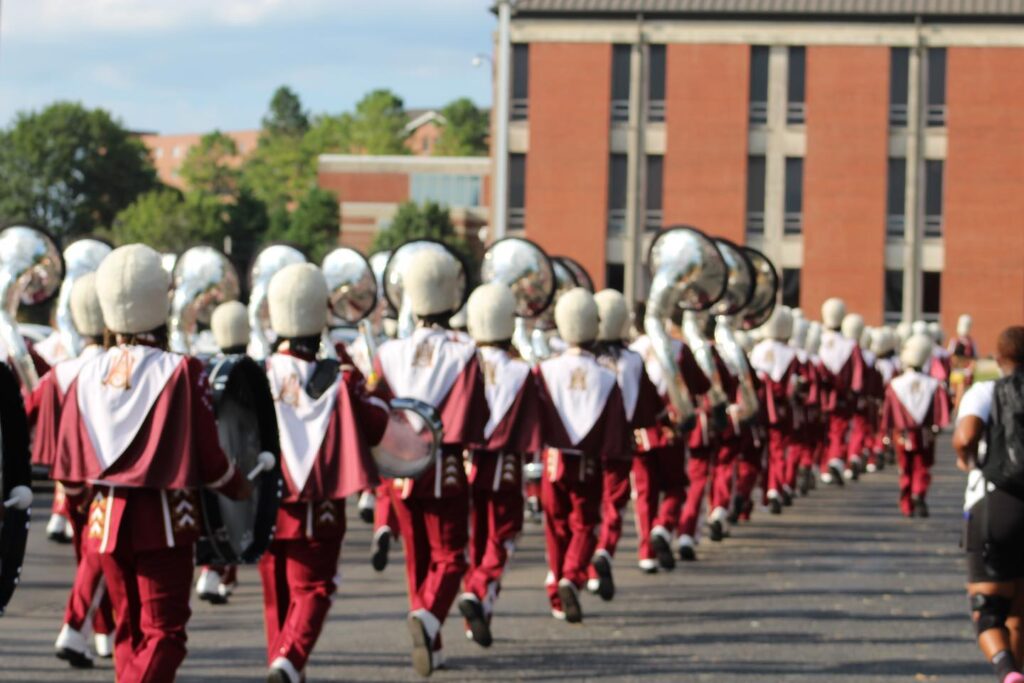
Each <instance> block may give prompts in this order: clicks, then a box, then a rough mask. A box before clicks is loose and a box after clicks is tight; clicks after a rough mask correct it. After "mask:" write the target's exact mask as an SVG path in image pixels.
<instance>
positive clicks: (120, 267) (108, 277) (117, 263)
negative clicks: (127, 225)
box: [96, 244, 171, 334]
mask: <svg viewBox="0 0 1024 683" xmlns="http://www.w3.org/2000/svg"><path fill="white" fill-rule="evenodd" d="M170 286H171V282H170V276H169V275H168V274H167V271H166V270H164V268H163V266H162V265H161V261H160V254H158V253H157V252H156V251H154V250H153V249H151V248H149V247H147V246H146V245H145V244H128V245H125V246H123V247H118V248H117V249H115V250H114V251H112V252H110V253H109V254H108V255H107V257H106V258H104V259H103V261H102V262H101V263H100V267H99V268H98V269H97V270H96V294H97V295H98V296H99V299H100V307H101V308H102V309H103V322H104V324H105V325H106V327H107V329H108V330H110V331H111V332H115V333H119V334H139V333H140V332H149V331H151V330H155V329H157V328H159V327H162V326H164V325H166V324H167V311H168V308H169V306H170V297H169V296H168V290H169V289H170Z"/></svg>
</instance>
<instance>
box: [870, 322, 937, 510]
mask: <svg viewBox="0 0 1024 683" xmlns="http://www.w3.org/2000/svg"><path fill="white" fill-rule="evenodd" d="M933 344H934V342H933V340H932V338H931V337H928V336H926V335H914V336H912V337H911V338H910V339H908V340H907V343H906V344H904V345H903V351H902V353H901V354H900V360H901V361H902V363H903V368H904V370H903V373H902V374H901V375H900V376H899V377H896V378H894V379H893V380H892V381H891V382H889V387H888V389H886V392H885V403H884V404H883V409H882V425H881V426H882V430H883V431H885V432H891V433H892V440H893V445H894V446H895V448H896V457H897V459H898V460H899V464H900V510H902V512H903V514H904V515H906V516H907V517H915V516H916V517H927V516H928V504H927V502H926V497H927V495H928V486H929V485H930V484H931V478H932V476H931V468H932V465H934V464H935V435H936V433H937V432H938V431H939V430H940V429H942V428H943V427H945V426H946V425H948V424H949V422H950V415H949V399H948V397H947V395H946V393H945V391H943V389H942V385H941V383H940V382H939V380H937V379H935V378H934V377H930V376H928V375H926V374H924V373H923V370H924V369H925V368H926V364H927V363H928V360H929V358H930V357H931V355H932V346H933Z"/></svg>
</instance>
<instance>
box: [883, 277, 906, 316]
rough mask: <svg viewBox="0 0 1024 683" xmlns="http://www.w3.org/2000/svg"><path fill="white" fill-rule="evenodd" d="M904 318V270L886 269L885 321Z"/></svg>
mask: <svg viewBox="0 0 1024 683" xmlns="http://www.w3.org/2000/svg"><path fill="white" fill-rule="evenodd" d="M902 319H903V271H902V270H887V271H885V322H886V323H898V322H899V321H900V320H902Z"/></svg>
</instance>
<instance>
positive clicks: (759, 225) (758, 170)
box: [747, 156, 765, 235]
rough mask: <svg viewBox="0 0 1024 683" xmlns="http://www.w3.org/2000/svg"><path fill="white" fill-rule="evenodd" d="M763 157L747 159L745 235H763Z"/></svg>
mask: <svg viewBox="0 0 1024 683" xmlns="http://www.w3.org/2000/svg"><path fill="white" fill-rule="evenodd" d="M764 165H765V164H764V157H763V156H757V157H747V235H763V234H764V181H765V173H764Z"/></svg>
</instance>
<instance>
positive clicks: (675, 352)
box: [629, 334, 683, 396]
mask: <svg viewBox="0 0 1024 683" xmlns="http://www.w3.org/2000/svg"><path fill="white" fill-rule="evenodd" d="M671 342H672V357H673V358H675V359H677V362H678V358H679V354H680V353H681V352H682V350H683V342H681V341H679V340H678V339H672V340H671ZM629 349H630V351H633V352H635V353H639V354H640V357H641V358H643V359H644V367H645V368H646V369H647V377H648V378H650V380H651V382H652V383H653V384H654V387H655V388H656V389H657V390H658V394H659V395H661V396H665V395H666V394H668V382H667V381H665V371H664V370H663V369H662V367H661V363H659V362H658V358H657V356H655V355H654V345H653V344H652V342H651V338H650V337H648V336H647V335H646V334H645V335H643V336H640V337H637V340H636V341H635V342H633V343H632V344H630V345H629ZM680 370H682V369H681V368H680Z"/></svg>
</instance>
